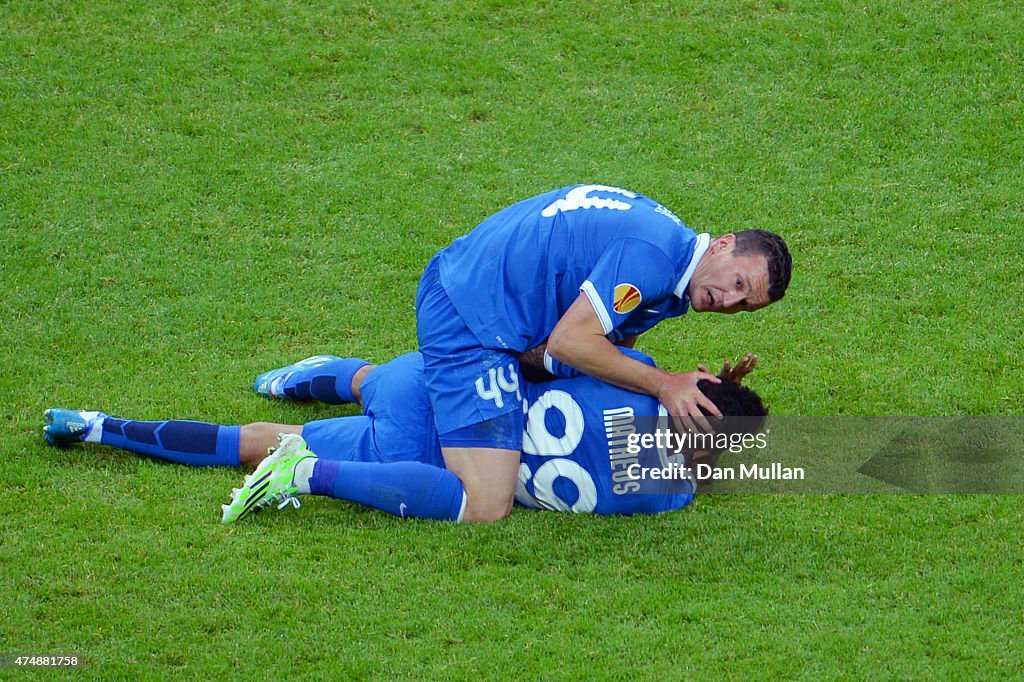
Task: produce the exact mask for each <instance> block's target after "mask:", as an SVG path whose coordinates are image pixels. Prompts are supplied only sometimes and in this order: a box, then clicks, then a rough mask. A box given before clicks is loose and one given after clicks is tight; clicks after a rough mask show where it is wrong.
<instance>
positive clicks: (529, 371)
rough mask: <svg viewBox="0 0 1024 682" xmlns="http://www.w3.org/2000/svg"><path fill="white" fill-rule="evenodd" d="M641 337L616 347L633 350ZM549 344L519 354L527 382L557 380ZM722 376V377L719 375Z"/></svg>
mask: <svg viewBox="0 0 1024 682" xmlns="http://www.w3.org/2000/svg"><path fill="white" fill-rule="evenodd" d="M639 338H640V335H639V334H637V335H636V336H627V337H626V338H624V339H621V340H619V341H616V342H615V345H616V346H620V347H622V348H633V347H634V346H635V345H636V341H637V339H639ZM547 350H548V344H547V342H545V343H542V344H540V345H539V346H537V347H535V348H531V349H530V350H527V351H523V352H522V353H519V355H518V358H519V368H520V370H521V371H522V373H523V376H524V377H525V378H526V380H527V381H533V382H536V383H539V382H543V381H551V380H552V379H555V378H557V377H556V376H555V375H554V374H553V373H552V372H551V371H549V367H548V365H546V364H545V356H547V358H550V354H549V353H548V352H547ZM576 375H577V373H576V372H573V374H572V376H576ZM719 376H721V375H719ZM563 378H570V377H569V376H563Z"/></svg>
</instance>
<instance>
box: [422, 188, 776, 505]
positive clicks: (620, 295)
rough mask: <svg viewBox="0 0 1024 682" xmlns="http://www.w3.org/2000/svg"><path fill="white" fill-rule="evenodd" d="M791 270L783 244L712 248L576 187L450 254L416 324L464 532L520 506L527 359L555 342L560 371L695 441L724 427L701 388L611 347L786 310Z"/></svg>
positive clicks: (427, 289) (644, 212)
mask: <svg viewBox="0 0 1024 682" xmlns="http://www.w3.org/2000/svg"><path fill="white" fill-rule="evenodd" d="M791 265H792V261H791V259H790V255H789V251H788V250H787V248H786V245H785V243H784V242H783V240H782V238H781V237H779V236H777V235H774V234H772V233H770V232H765V231H762V230H746V231H743V232H738V233H736V234H727V235H724V236H722V237H719V238H717V239H712V238H711V237H710V236H709V235H707V234H701V235H698V234H696V233H694V232H693V231H692V230H690V229H689V228H688V227H686V226H685V225H684V224H683V222H682V221H681V220H680V219H679V218H677V217H676V216H675V215H674V214H673V213H672V212H671V211H670V210H668V209H667V208H665V207H664V206H662V205H661V204H659V203H657V202H656V201H653V200H651V199H649V198H647V197H644V196H641V195H639V194H635V193H633V192H629V191H627V190H624V189H619V188H616V187H607V186H603V185H579V186H574V187H566V188H563V189H558V190H555V191H553V192H549V193H547V194H542V195H540V196H537V197H534V198H532V199H527V200H525V201H522V202H520V203H518V204H515V205H513V206H511V207H509V208H506V209H504V210H502V211H500V212H498V213H496V214H495V215H493V216H491V217H490V218H487V219H486V220H484V221H483V222H482V223H481V224H480V225H479V226H478V227H477V228H476V229H474V230H473V231H472V232H471V233H469V234H468V235H466V236H464V237H462V238H460V239H457V240H456V241H455V242H454V243H452V244H451V245H450V246H448V247H447V248H445V249H442V250H441V251H439V252H438V253H437V254H436V255H435V256H434V258H433V259H432V260H431V261H430V263H429V264H428V265H427V267H426V269H425V271H424V273H423V277H422V279H421V280H420V285H419V289H418V291H417V295H416V323H417V334H418V338H419V344H420V352H421V353H422V354H423V361H424V373H425V378H426V383H427V388H428V391H429V394H430V401H431V404H432V405H433V408H434V414H435V417H436V419H437V428H438V432H439V434H440V443H441V447H442V451H443V453H444V460H445V463H446V465H447V468H448V469H449V470H450V471H451V472H453V473H454V474H455V475H457V476H458V478H459V479H460V480H461V482H462V484H463V486H464V488H465V491H466V495H467V501H468V502H467V507H466V512H465V519H466V520H468V521H482V522H488V521H494V520H496V519H500V518H502V517H503V516H505V515H506V514H507V513H508V512H509V510H510V509H511V507H512V502H513V498H514V495H515V491H516V480H517V475H518V471H519V464H520V461H519V460H520V458H519V453H520V450H521V446H522V434H523V413H522V409H521V403H522V386H521V385H520V382H519V374H518V371H517V362H516V360H517V354H518V353H520V352H523V351H527V350H529V349H532V348H534V347H536V346H538V345H540V344H542V343H545V342H546V343H547V354H546V358H545V360H546V363H545V364H546V366H547V368H548V369H549V370H550V371H551V372H552V373H553V374H556V375H558V374H560V373H561V368H562V366H563V365H568V366H570V367H573V368H576V369H578V370H580V371H582V372H584V373H586V374H588V375H590V376H593V377H596V378H598V379H602V380H603V381H605V382H607V383H610V384H614V385H616V386H619V387H622V388H625V389H629V390H631V391H635V392H639V393H644V394H647V395H650V396H653V397H655V398H657V399H658V400H659V401H660V402H661V403H662V404H663V405H665V407H666V408H667V409H668V411H669V413H670V414H672V415H675V416H677V417H681V418H682V419H681V421H682V424H681V425H682V426H683V427H685V428H695V427H699V428H701V429H703V430H705V431H706V430H708V424H707V421H706V419H705V418H704V416H703V413H702V409H703V410H706V411H708V412H709V413H711V414H712V415H714V416H720V415H719V413H718V410H717V409H716V408H715V407H714V404H713V403H712V402H711V401H710V400H708V398H707V397H706V396H705V395H704V394H703V393H702V392H701V390H700V389H699V388H698V386H697V383H698V382H699V381H702V380H707V381H710V382H713V383H714V382H717V381H718V379H717V378H716V377H714V376H713V375H710V374H708V373H706V372H700V371H696V372H686V373H681V374H673V373H669V372H666V371H664V370H662V369H658V368H656V367H654V366H652V365H648V364H645V363H643V362H640V361H638V360H637V359H636V358H633V357H630V356H629V355H627V354H625V353H623V352H622V351H621V350H619V349H618V348H617V347H616V346H615V345H614V344H615V342H617V341H624V340H628V339H629V338H631V337H635V336H636V335H638V334H640V333H641V332H644V331H646V330H647V329H650V328H651V327H653V326H654V325H655V324H657V323H658V322H660V321H661V320H664V319H666V318H670V317H676V316H679V315H682V314H684V313H686V312H687V311H688V310H689V309H691V308H692V309H693V310H695V311H697V312H705V311H710V312H719V313H736V312H741V311H753V310H757V309H758V308H762V307H764V306H766V305H768V304H769V303H771V302H773V301H777V300H779V299H780V298H782V296H783V294H784V293H785V290H786V287H787V286H788V284H789V279H790V270H791Z"/></svg>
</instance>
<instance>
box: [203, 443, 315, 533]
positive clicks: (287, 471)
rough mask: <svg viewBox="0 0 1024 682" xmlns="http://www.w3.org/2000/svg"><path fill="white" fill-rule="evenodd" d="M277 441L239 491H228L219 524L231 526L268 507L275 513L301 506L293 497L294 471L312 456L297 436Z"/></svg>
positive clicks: (294, 487) (295, 488)
mask: <svg viewBox="0 0 1024 682" xmlns="http://www.w3.org/2000/svg"><path fill="white" fill-rule="evenodd" d="M277 440H278V443H279V445H278V446H277V449H276V450H274V452H273V453H271V454H270V455H269V456H268V457H267V458H266V459H264V460H263V461H262V462H260V465H259V466H258V467H256V471H254V472H252V473H251V474H249V475H248V476H246V477H245V480H244V481H243V482H242V487H241V488H235V489H234V490H233V491H231V504H223V505H221V510H222V511H223V513H224V515H223V516H222V517H221V522H222V523H233V522H235V521H237V520H238V519H240V518H242V517H243V516H245V515H247V514H250V513H254V512H258V511H260V510H262V509H264V508H266V507H269V506H270V505H277V508H278V509H283V508H284V507H285V506H287V505H289V504H291V505H293V506H294V507H295V508H296V509H297V508H299V507H300V506H302V505H300V504H299V500H298V499H297V498H296V497H295V493H296V492H298V487H297V486H296V485H295V467H297V466H298V464H299V462H301V461H302V460H304V459H308V458H310V457H316V455H314V454H313V452H312V451H310V449H309V448H308V447H306V441H305V440H303V439H302V436H300V435H299V434H297V433H282V434H280V435H279V436H278V437H277Z"/></svg>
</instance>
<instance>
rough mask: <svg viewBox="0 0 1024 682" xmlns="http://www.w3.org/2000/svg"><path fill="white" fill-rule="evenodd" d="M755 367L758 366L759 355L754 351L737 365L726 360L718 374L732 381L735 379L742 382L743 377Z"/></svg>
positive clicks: (739, 382) (738, 382)
mask: <svg viewBox="0 0 1024 682" xmlns="http://www.w3.org/2000/svg"><path fill="white" fill-rule="evenodd" d="M755 367H757V356H756V355H754V354H753V353H747V354H746V355H744V356H743V358H742V359H741V360H740V361H739V362H738V363H736V366H735V367H733V366H732V365H730V364H729V361H728V360H726V361H725V362H724V363H723V364H722V371H721V372H719V373H718V376H719V377H721V378H722V379H728V380H730V381H735V382H736V383H737V384H742V383H743V377H745V376H747V375H748V374H750V373H751V372H753V371H754V368H755Z"/></svg>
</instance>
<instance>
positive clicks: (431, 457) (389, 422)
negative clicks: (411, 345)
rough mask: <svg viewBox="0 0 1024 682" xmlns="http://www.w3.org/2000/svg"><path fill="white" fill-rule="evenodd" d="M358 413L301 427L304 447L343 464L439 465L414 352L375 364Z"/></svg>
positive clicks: (420, 364) (438, 450)
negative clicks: (393, 463)
mask: <svg viewBox="0 0 1024 682" xmlns="http://www.w3.org/2000/svg"><path fill="white" fill-rule="evenodd" d="M360 391H361V392H362V396H363V414H362V415H361V416H352V417H335V418H333V419H321V420H318V421H312V422H309V423H308V424H306V425H305V426H303V427H302V437H303V438H304V439H305V441H306V444H307V445H308V446H309V449H310V450H312V451H313V452H315V453H316V455H317V456H318V457H321V458H322V459H334V460H342V461H346V462H422V463H424V464H432V465H434V466H439V467H443V466H444V459H443V458H442V457H441V448H440V446H439V445H438V440H437V428H436V426H435V425H434V412H433V410H432V409H431V407H430V400H429V399H428V398H427V387H426V383H425V381H424V379H423V362H422V360H421V359H420V355H419V354H418V353H407V354H405V355H401V356H399V357H397V358H395V359H394V360H392V361H391V362H389V363H387V364H384V365H380V366H378V367H374V368H373V369H372V370H370V373H369V374H367V375H366V378H365V379H363V383H362V385H361V386H360Z"/></svg>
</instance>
